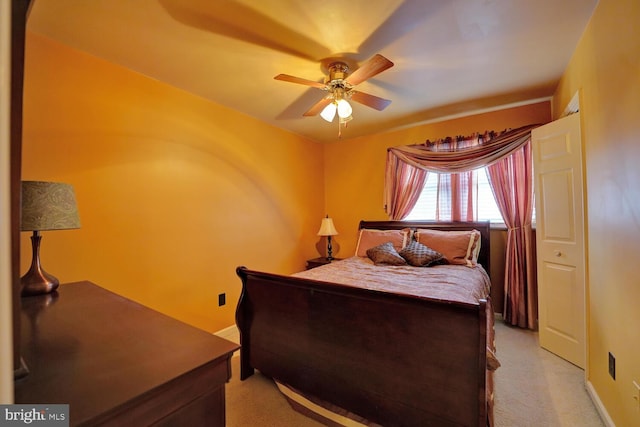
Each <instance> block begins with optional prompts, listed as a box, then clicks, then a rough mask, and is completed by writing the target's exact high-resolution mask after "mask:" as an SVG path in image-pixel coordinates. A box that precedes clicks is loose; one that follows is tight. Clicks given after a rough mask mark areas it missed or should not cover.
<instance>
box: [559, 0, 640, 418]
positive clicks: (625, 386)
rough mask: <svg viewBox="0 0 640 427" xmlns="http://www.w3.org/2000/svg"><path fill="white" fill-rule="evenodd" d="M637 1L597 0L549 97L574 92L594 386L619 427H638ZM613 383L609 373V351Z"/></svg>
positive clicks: (639, 32) (639, 108)
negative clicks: (583, 185) (581, 147)
mask: <svg viewBox="0 0 640 427" xmlns="http://www.w3.org/2000/svg"><path fill="white" fill-rule="evenodd" d="M639 21H640V2H639V1H638V0H600V2H599V3H598V6H597V8H596V10H595V12H594V14H593V16H592V18H591V22H590V24H589V26H588V27H587V29H586V30H585V33H584V35H583V37H582V39H581V41H580V43H579V45H578V47H577V49H576V51H575V52H574V55H573V58H572V60H571V62H570V63H569V66H568V67H567V69H566V71H565V73H564V76H563V78H562V81H561V83H560V85H559V86H558V89H557V91H556V94H555V97H554V102H553V105H554V111H555V115H558V114H560V113H561V112H562V110H563V109H564V107H565V106H566V105H567V103H568V102H569V100H570V99H571V98H572V96H573V95H574V94H575V93H576V92H578V91H579V92H580V98H581V103H580V110H581V120H582V134H583V144H584V154H585V155H584V158H585V163H586V171H587V174H586V175H587V176H586V184H587V185H586V189H587V219H588V230H587V231H588V241H589V243H588V253H589V271H588V292H587V295H588V305H587V308H588V319H587V320H588V324H589V326H588V366H587V375H588V381H589V383H590V387H593V389H594V390H595V393H596V394H597V396H598V397H599V399H600V400H601V402H602V404H604V406H605V408H606V411H607V412H608V414H609V416H610V417H611V419H612V420H613V422H614V423H615V424H616V425H618V426H640V403H639V402H638V401H636V400H634V399H633V397H632V396H633V394H634V393H635V394H637V393H638V392H637V391H635V389H634V387H633V385H632V381H633V380H635V381H636V382H637V383H638V384H640V278H639V270H638V262H637V257H638V255H639V254H640V190H639V188H640V168H639V167H638V163H639V162H640V26H639V25H638V22H639ZM609 352H611V353H613V354H614V355H615V358H616V379H615V380H613V379H612V378H611V377H610V376H609V374H608V353H609Z"/></svg>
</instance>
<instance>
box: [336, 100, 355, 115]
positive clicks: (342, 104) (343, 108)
mask: <svg viewBox="0 0 640 427" xmlns="http://www.w3.org/2000/svg"><path fill="white" fill-rule="evenodd" d="M336 108H337V110H338V116H340V118H341V119H344V118H346V117H351V113H352V112H353V109H352V108H351V105H350V104H349V103H348V102H347V100H346V99H341V100H339V101H338V106H337V107H336Z"/></svg>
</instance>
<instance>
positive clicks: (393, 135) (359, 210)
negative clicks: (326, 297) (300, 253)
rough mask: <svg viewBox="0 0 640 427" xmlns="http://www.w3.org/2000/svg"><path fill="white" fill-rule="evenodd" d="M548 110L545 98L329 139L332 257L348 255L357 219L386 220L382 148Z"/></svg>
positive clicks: (494, 126) (531, 117)
mask: <svg viewBox="0 0 640 427" xmlns="http://www.w3.org/2000/svg"><path fill="white" fill-rule="evenodd" d="M550 111H551V109H550V105H549V102H548V101H544V102H539V103H536V104H530V105H526V106H521V107H514V108H509V109H505V110H500V111H495V112H491V113H483V114H477V115H473V116H468V117H463V118H457V119H451V120H445V121H442V122H438V123H431V124H425V125H420V126H415V127H412V128H407V129H403V130H398V131H394V132H388V133H382V134H377V135H373V136H370V137H362V138H354V139H349V140H344V141H337V142H333V143H329V144H328V145H327V146H326V151H325V162H326V169H325V198H326V204H327V212H328V213H329V214H330V215H331V216H332V217H333V218H334V224H335V226H336V229H337V230H338V232H340V235H338V236H336V237H335V238H334V242H335V245H334V247H335V248H337V250H334V254H335V255H336V256H338V257H347V256H352V254H353V253H354V252H355V246H356V237H357V230H358V223H359V221H360V220H362V219H367V220H386V219H389V217H388V216H387V214H386V213H385V211H384V200H383V190H384V171H385V163H386V158H387V148H388V147H393V146H397V145H408V144H417V143H420V142H424V141H425V140H427V139H431V140H433V139H437V138H441V137H446V136H456V135H470V134H472V133H474V132H484V131H485V130H496V131H500V130H504V129H506V128H517V127H519V126H524V125H527V124H532V123H547V122H549V121H550V120H551V113H550ZM354 123H355V121H354ZM355 125H357V123H356V124H355Z"/></svg>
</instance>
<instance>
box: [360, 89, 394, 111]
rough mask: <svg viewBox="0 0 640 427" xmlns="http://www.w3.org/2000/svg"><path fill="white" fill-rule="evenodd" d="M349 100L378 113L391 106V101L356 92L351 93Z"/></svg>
mask: <svg viewBox="0 0 640 427" xmlns="http://www.w3.org/2000/svg"><path fill="white" fill-rule="evenodd" d="M351 100H352V101H356V102H359V103H360V104H363V105H366V106H367V107H371V108H375V109H376V110H378V111H382V110H384V109H385V108H387V106H388V105H389V104H391V101H390V100H388V99H384V98H380V97H378V96H374V95H369V94H368V93H364V92H356V91H353V92H351Z"/></svg>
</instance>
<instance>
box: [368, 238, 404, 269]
mask: <svg viewBox="0 0 640 427" xmlns="http://www.w3.org/2000/svg"><path fill="white" fill-rule="evenodd" d="M367 256H368V257H369V259H370V260H371V261H373V263H374V264H376V265H380V264H388V265H406V264H407V262H406V261H405V260H404V258H402V257H401V256H400V255H398V251H396V249H395V248H394V247H393V243H391V242H386V243H383V244H381V245H378V246H374V247H373V248H369V249H367Z"/></svg>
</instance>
